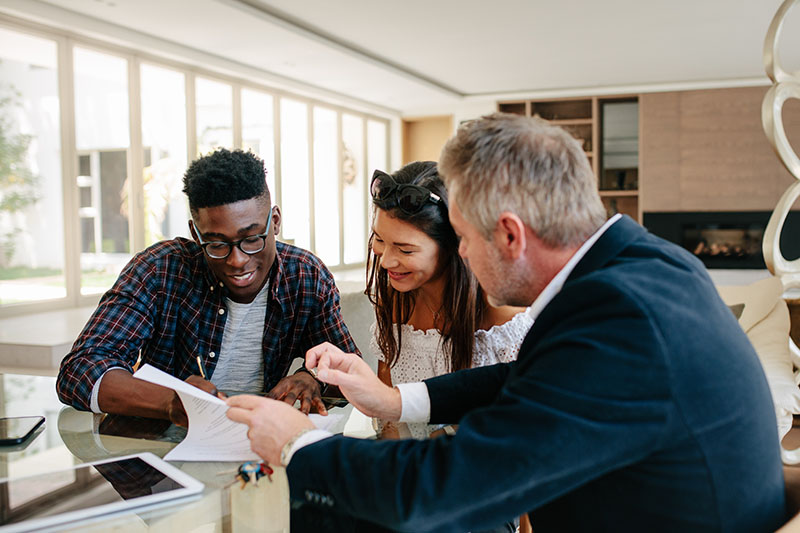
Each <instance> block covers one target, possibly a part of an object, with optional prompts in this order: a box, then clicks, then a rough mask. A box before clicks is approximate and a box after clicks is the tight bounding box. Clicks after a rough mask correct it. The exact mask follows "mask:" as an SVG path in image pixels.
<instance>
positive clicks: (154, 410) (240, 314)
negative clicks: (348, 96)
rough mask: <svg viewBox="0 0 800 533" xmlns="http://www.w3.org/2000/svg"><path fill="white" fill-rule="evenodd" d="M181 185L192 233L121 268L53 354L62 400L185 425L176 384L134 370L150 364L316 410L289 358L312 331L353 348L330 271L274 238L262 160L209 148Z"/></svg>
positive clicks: (312, 386)
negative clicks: (60, 356)
mask: <svg viewBox="0 0 800 533" xmlns="http://www.w3.org/2000/svg"><path fill="white" fill-rule="evenodd" d="M184 192H185V193H186V195H187V197H188V199H189V208H190V210H191V215H192V220H190V221H189V229H190V231H191V234H192V237H193V239H194V240H193V241H192V240H188V239H185V238H181V237H178V238H175V239H172V240H168V241H163V242H160V243H157V244H155V245H153V246H151V247H149V248H148V249H146V250H144V251H143V252H141V253H139V254H137V255H136V256H135V257H134V258H133V259H132V260H131V262H130V263H129V264H128V265H127V266H126V267H125V269H124V270H123V271H122V273H121V274H120V277H119V279H117V281H116V283H115V284H114V286H113V287H112V288H111V289H110V290H109V291H108V292H107V293H106V294H105V295H104V296H103V298H102V299H101V301H100V304H99V306H98V308H97V310H96V311H95V312H94V314H93V315H92V317H91V318H90V319H89V322H88V323H87V325H86V327H85V328H84V330H83V332H82V333H81V334H80V336H79V337H78V339H77V341H76V342H75V344H74V346H73V348H72V351H71V352H70V353H69V354H67V356H66V357H65V358H64V360H63V361H62V363H61V371H60V372H59V377H58V384H57V390H58V394H59V397H60V399H61V401H63V402H64V403H68V404H70V405H73V406H74V407H76V408H78V409H84V410H89V409H91V410H92V411H94V412H107V413H117V414H126V415H136V416H144V417H150V418H166V419H169V420H171V421H173V422H176V423H181V424H184V423H185V421H186V419H185V413H184V411H183V406H182V405H181V403H180V401H179V400H178V399H177V396H176V395H175V393H174V392H172V391H171V390H168V389H164V388H161V387H158V386H156V385H153V384H150V383H147V382H144V381H141V380H137V379H135V378H133V377H132V375H131V373H132V372H133V370H134V367H135V366H137V365H140V364H143V363H149V364H151V365H153V366H156V367H158V368H160V369H161V370H164V371H166V372H169V373H170V374H173V375H175V376H176V377H179V378H180V379H184V380H186V381H187V382H189V383H191V384H193V385H195V386H197V387H200V388H202V389H204V390H207V391H209V392H211V393H213V394H216V393H217V391H222V392H225V391H229V392H249V393H257V394H258V393H264V392H269V396H270V397H272V398H275V399H279V400H284V401H286V402H287V403H290V404H294V402H295V401H296V400H300V402H301V410H302V411H303V412H305V413H308V412H309V411H310V410H312V409H315V410H317V411H319V412H324V411H325V407H324V405H323V402H322V400H321V391H320V384H319V382H317V381H316V380H315V379H314V377H313V376H312V375H311V374H310V373H308V372H304V371H300V372H297V373H295V374H294V375H292V376H286V374H287V372H288V370H289V366H290V364H291V363H292V360H293V359H294V358H297V357H303V355H304V354H305V352H306V350H308V349H309V348H311V347H312V346H314V345H316V344H318V343H320V342H325V341H327V342H331V343H332V344H335V345H336V346H339V347H341V348H342V349H343V350H346V351H353V350H356V347H355V344H354V343H353V340H352V338H351V337H350V333H349V332H348V330H347V327H346V326H345V324H344V322H343V321H342V317H341V313H340V308H339V293H338V291H337V289H336V286H335V285H334V281H333V277H332V275H331V273H330V272H329V271H328V270H327V268H325V266H324V265H323V264H322V262H321V261H320V260H319V259H317V258H316V257H315V256H313V255H312V254H310V253H309V252H307V251H305V250H301V249H299V248H296V247H294V246H291V245H288V244H285V243H281V242H277V241H276V239H275V235H277V234H278V232H279V229H280V223H281V211H280V208H279V207H278V206H277V205H275V206H271V201H270V194H269V190H268V188H267V185H266V180H265V172H264V164H263V162H262V161H261V160H260V159H259V158H258V157H256V156H255V155H253V154H251V153H245V152H242V151H241V150H237V151H233V152H231V151H228V150H225V149H220V150H217V151H216V152H214V153H211V154H209V155H207V156H204V157H201V158H200V159H198V160H196V161H194V162H193V163H192V164H191V165H190V166H189V168H188V170H187V171H186V174H185V176H184ZM301 370H304V369H301ZM285 376H286V377H285Z"/></svg>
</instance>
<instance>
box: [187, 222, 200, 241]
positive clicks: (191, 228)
mask: <svg viewBox="0 0 800 533" xmlns="http://www.w3.org/2000/svg"><path fill="white" fill-rule="evenodd" d="M189 233H191V234H192V239H194V242H196V243H197V244H200V239H199V238H198V237H197V231H196V230H195V228H194V222H192V221H191V219H190V220H189Z"/></svg>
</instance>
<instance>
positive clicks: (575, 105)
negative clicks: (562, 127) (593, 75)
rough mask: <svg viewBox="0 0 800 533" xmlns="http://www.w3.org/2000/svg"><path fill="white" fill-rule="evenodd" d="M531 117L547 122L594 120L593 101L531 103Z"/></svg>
mask: <svg viewBox="0 0 800 533" xmlns="http://www.w3.org/2000/svg"><path fill="white" fill-rule="evenodd" d="M531 115H533V116H536V115H539V116H540V117H542V118H543V119H545V120H575V119H587V120H589V121H591V120H592V100H591V99H586V100H558V101H551V102H531Z"/></svg>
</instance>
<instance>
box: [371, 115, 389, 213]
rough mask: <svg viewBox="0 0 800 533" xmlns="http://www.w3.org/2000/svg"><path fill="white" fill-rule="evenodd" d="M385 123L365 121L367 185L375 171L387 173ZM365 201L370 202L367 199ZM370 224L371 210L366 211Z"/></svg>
mask: <svg viewBox="0 0 800 533" xmlns="http://www.w3.org/2000/svg"><path fill="white" fill-rule="evenodd" d="M386 129H387V128H386V123H385V122H378V121H377V120H368V121H367V185H368V186H369V180H371V179H372V173H373V172H375V169H378V170H382V171H384V172H389V168H388V167H389V154H388V149H387V144H386V143H387V142H388V137H389V136H388V133H387V131H386ZM367 201H368V202H369V201H371V200H370V198H369V197H367ZM367 212H368V214H369V217H370V224H371V223H372V209H368V211H367Z"/></svg>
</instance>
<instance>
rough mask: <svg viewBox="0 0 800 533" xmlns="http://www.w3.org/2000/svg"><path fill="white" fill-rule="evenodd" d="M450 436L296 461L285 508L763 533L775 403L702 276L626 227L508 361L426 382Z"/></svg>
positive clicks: (400, 522)
mask: <svg viewBox="0 0 800 533" xmlns="http://www.w3.org/2000/svg"><path fill="white" fill-rule="evenodd" d="M426 385H427V387H428V391H429V394H430V398H431V423H455V422H458V423H459V424H460V426H459V429H458V433H457V434H456V435H455V436H454V437H441V438H437V439H433V440H428V441H380V442H375V441H367V440H359V439H352V438H344V437H332V438H329V439H325V440H323V441H320V442H317V443H315V444H313V445H310V446H307V447H305V448H302V449H300V450H299V451H298V452H297V453H296V454H295V456H294V457H293V459H292V461H291V463H290V464H289V467H288V468H287V474H288V478H289V486H290V494H291V498H292V500H293V501H294V502H295V505H296V506H297V505H311V506H317V507H322V508H326V509H329V510H330V511H334V512H337V513H342V514H345V515H349V516H352V517H356V518H358V519H360V520H366V521H368V522H371V523H376V524H380V525H382V526H385V527H388V528H392V529H397V530H402V531H467V530H475V529H481V528H487V527H491V526H495V525H497V524H500V523H502V522H503V521H504V520H508V519H510V518H511V517H514V516H515V515H519V514H522V513H524V512H530V516H531V520H532V523H533V528H534V530H535V531H537V533H541V532H546V531H657V530H662V531H748V532H749V531H772V530H774V529H775V528H777V527H778V526H779V525H780V524H781V523H782V521H783V520H784V518H785V517H784V513H785V510H784V483H783V472H782V467H781V461H780V454H779V445H778V433H777V426H776V420H775V413H774V408H773V405H772V400H771V396H770V392H769V389H768V387H767V383H766V379H765V377H764V373H763V371H762V369H761V365H760V363H759V361H758V358H757V356H756V354H755V352H754V350H753V348H752V346H751V345H750V343H749V342H748V340H747V337H746V336H745V334H744V333H743V332H742V330H741V328H740V327H739V326H738V324H737V323H736V320H735V318H734V317H733V315H732V313H731V312H730V310H729V309H728V308H727V307H726V306H725V304H724V303H723V302H722V301H721V300H720V298H719V296H718V295H717V292H716V289H715V288H714V286H713V284H712V282H711V280H710V278H709V277H708V275H707V273H706V271H705V269H704V267H703V265H702V264H701V263H700V262H699V261H698V260H697V259H696V258H694V257H693V256H692V255H691V254H689V253H688V252H686V251H685V250H683V249H682V248H679V247H677V246H675V245H673V244H670V243H668V242H666V241H664V240H662V239H659V238H657V237H655V236H653V235H651V234H649V233H648V232H647V231H646V230H644V229H643V228H642V227H641V226H639V225H638V224H636V223H635V222H633V221H632V220H630V219H628V218H623V219H621V220H619V221H617V222H616V223H615V224H613V225H612V226H611V227H610V228H608V230H607V231H606V232H605V233H604V234H603V235H602V236H601V237H600V239H598V241H597V242H596V243H595V244H594V246H593V247H592V248H591V249H590V250H589V252H588V253H587V254H586V255H585V256H584V257H583V258H582V259H581V260H580V261H579V263H578V264H577V265H576V267H575V269H574V270H573V272H572V273H571V275H570V276H569V278H568V279H567V281H566V283H565V284H564V286H563V288H562V290H561V291H560V292H559V293H558V295H557V296H556V297H555V298H554V299H553V300H552V301H551V302H550V303H549V304H548V305H547V306H546V307H545V309H544V310H543V311H542V313H541V314H540V316H539V317H538V318H537V320H536V322H535V323H534V325H533V327H532V328H531V330H530V332H529V333H528V335H527V337H526V338H525V341H524V343H523V345H522V347H521V349H520V353H519V357H518V360H517V361H516V362H514V363H509V364H501V365H494V366H490V367H482V368H476V369H470V370H465V371H461V372H456V373H453V374H448V375H445V376H440V377H437V378H433V379H430V380H427V381H426Z"/></svg>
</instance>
